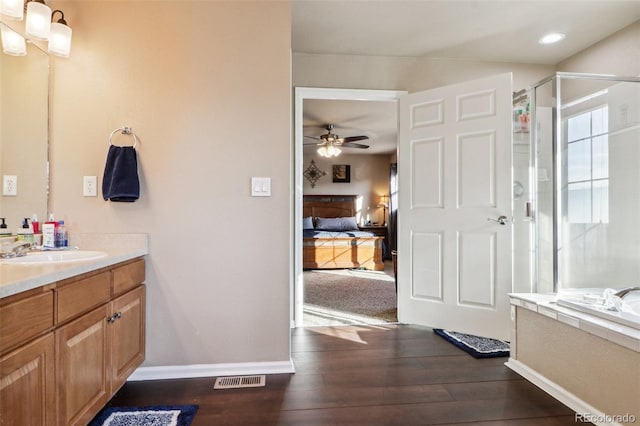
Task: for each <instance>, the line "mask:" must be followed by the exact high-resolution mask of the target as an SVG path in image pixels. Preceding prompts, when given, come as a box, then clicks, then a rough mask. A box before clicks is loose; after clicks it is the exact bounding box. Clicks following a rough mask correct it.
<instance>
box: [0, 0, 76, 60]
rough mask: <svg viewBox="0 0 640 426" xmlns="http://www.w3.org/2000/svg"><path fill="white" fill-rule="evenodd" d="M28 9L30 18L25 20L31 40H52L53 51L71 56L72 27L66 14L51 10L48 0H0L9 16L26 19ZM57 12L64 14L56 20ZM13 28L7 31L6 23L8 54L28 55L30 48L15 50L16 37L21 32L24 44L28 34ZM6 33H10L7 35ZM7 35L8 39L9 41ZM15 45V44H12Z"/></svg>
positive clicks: (0, 8) (5, 41) (4, 48)
mask: <svg viewBox="0 0 640 426" xmlns="http://www.w3.org/2000/svg"><path fill="white" fill-rule="evenodd" d="M25 9H26V11H27V18H26V22H25V30H24V34H26V37H27V38H28V39H33V40H40V41H48V42H49V46H48V51H49V53H51V54H53V55H56V56H61V57H63V58H67V57H69V53H70V51H71V35H72V31H71V28H70V27H69V26H68V25H67V21H65V19H64V13H63V12H62V11H61V10H59V9H56V10H54V11H51V8H50V7H49V6H47V5H46V4H45V3H44V0H26V7H25V0H0V13H2V15H3V16H4V17H6V18H9V19H17V20H22V19H23V17H24V10H25ZM56 13H59V14H60V18H59V19H58V20H57V21H54V19H53V18H54V16H55V14H56ZM7 30H11V33H9V32H7V31H5V28H4V26H3V31H2V47H3V50H4V52H5V53H8V54H10V55H18V54H20V55H25V54H26V47H25V48H24V49H23V52H24V53H15V52H17V51H18V50H17V48H16V47H15V46H16V45H17V44H20V43H19V41H16V40H15V39H14V37H15V36H16V35H17V36H18V37H20V38H21V39H22V42H21V43H24V39H25V38H24V37H22V36H21V35H20V34H18V33H17V32H16V31H15V30H12V29H9V28H8V27H7ZM5 33H6V34H7V35H6V37H5ZM5 38H6V39H7V40H5ZM9 46H13V47H11V48H10V47H9Z"/></svg>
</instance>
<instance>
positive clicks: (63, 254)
mask: <svg viewBox="0 0 640 426" xmlns="http://www.w3.org/2000/svg"><path fill="white" fill-rule="evenodd" d="M106 255H107V253H105V252H103V251H94V250H69V251H41V252H32V253H27V255H26V256H22V257H14V258H11V259H2V263H6V264H13V265H34V264H39V263H64V262H78V261H82V260H94V259H100V258H101V257H105V256H106Z"/></svg>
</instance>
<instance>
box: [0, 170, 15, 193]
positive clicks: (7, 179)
mask: <svg viewBox="0 0 640 426" xmlns="http://www.w3.org/2000/svg"><path fill="white" fill-rule="evenodd" d="M2 195H8V196H16V195H18V176H15V175H4V176H2Z"/></svg>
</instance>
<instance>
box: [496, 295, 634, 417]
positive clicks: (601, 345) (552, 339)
mask: <svg viewBox="0 0 640 426" xmlns="http://www.w3.org/2000/svg"><path fill="white" fill-rule="evenodd" d="M511 304H512V309H511V318H512V325H511V332H512V336H511V345H512V347H511V358H509V361H508V362H507V363H506V365H507V366H508V367H509V368H511V369H512V370H514V371H515V372H517V373H519V374H520V375H522V376H523V377H525V378H526V379H528V380H530V381H531V382H533V383H534V384H536V385H537V386H539V387H540V388H542V389H543V390H545V391H546V392H547V393H549V394H550V395H552V396H554V397H555V398H556V399H558V400H559V401H561V402H563V403H564V404H565V405H567V406H569V407H570V408H572V409H573V410H574V411H576V412H577V413H584V414H590V415H595V416H596V417H592V418H595V419H605V420H609V419H613V420H612V421H596V422H594V423H596V424H635V423H634V421H635V422H637V421H638V420H640V412H639V411H638V410H639V408H640V330H637V329H635V328H632V327H627V326H624V325H621V324H618V323H615V322H612V321H608V320H606V319H603V318H599V317H597V316H593V315H589V314H587V313H584V312H579V311H576V310H572V309H570V308H566V307H563V306H558V305H556V304H555V295H539V294H512V295H511ZM625 415H627V417H624V416H625ZM607 416H609V417H607ZM618 419H619V420H618ZM631 419H633V420H631Z"/></svg>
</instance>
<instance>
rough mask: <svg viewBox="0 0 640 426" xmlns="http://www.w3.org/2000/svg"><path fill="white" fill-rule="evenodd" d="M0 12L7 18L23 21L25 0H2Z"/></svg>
mask: <svg viewBox="0 0 640 426" xmlns="http://www.w3.org/2000/svg"><path fill="white" fill-rule="evenodd" d="M0 13H2V15H3V16H4V17H6V18H10V19H17V20H19V21H22V19H23V18H24V0H1V3H0Z"/></svg>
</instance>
